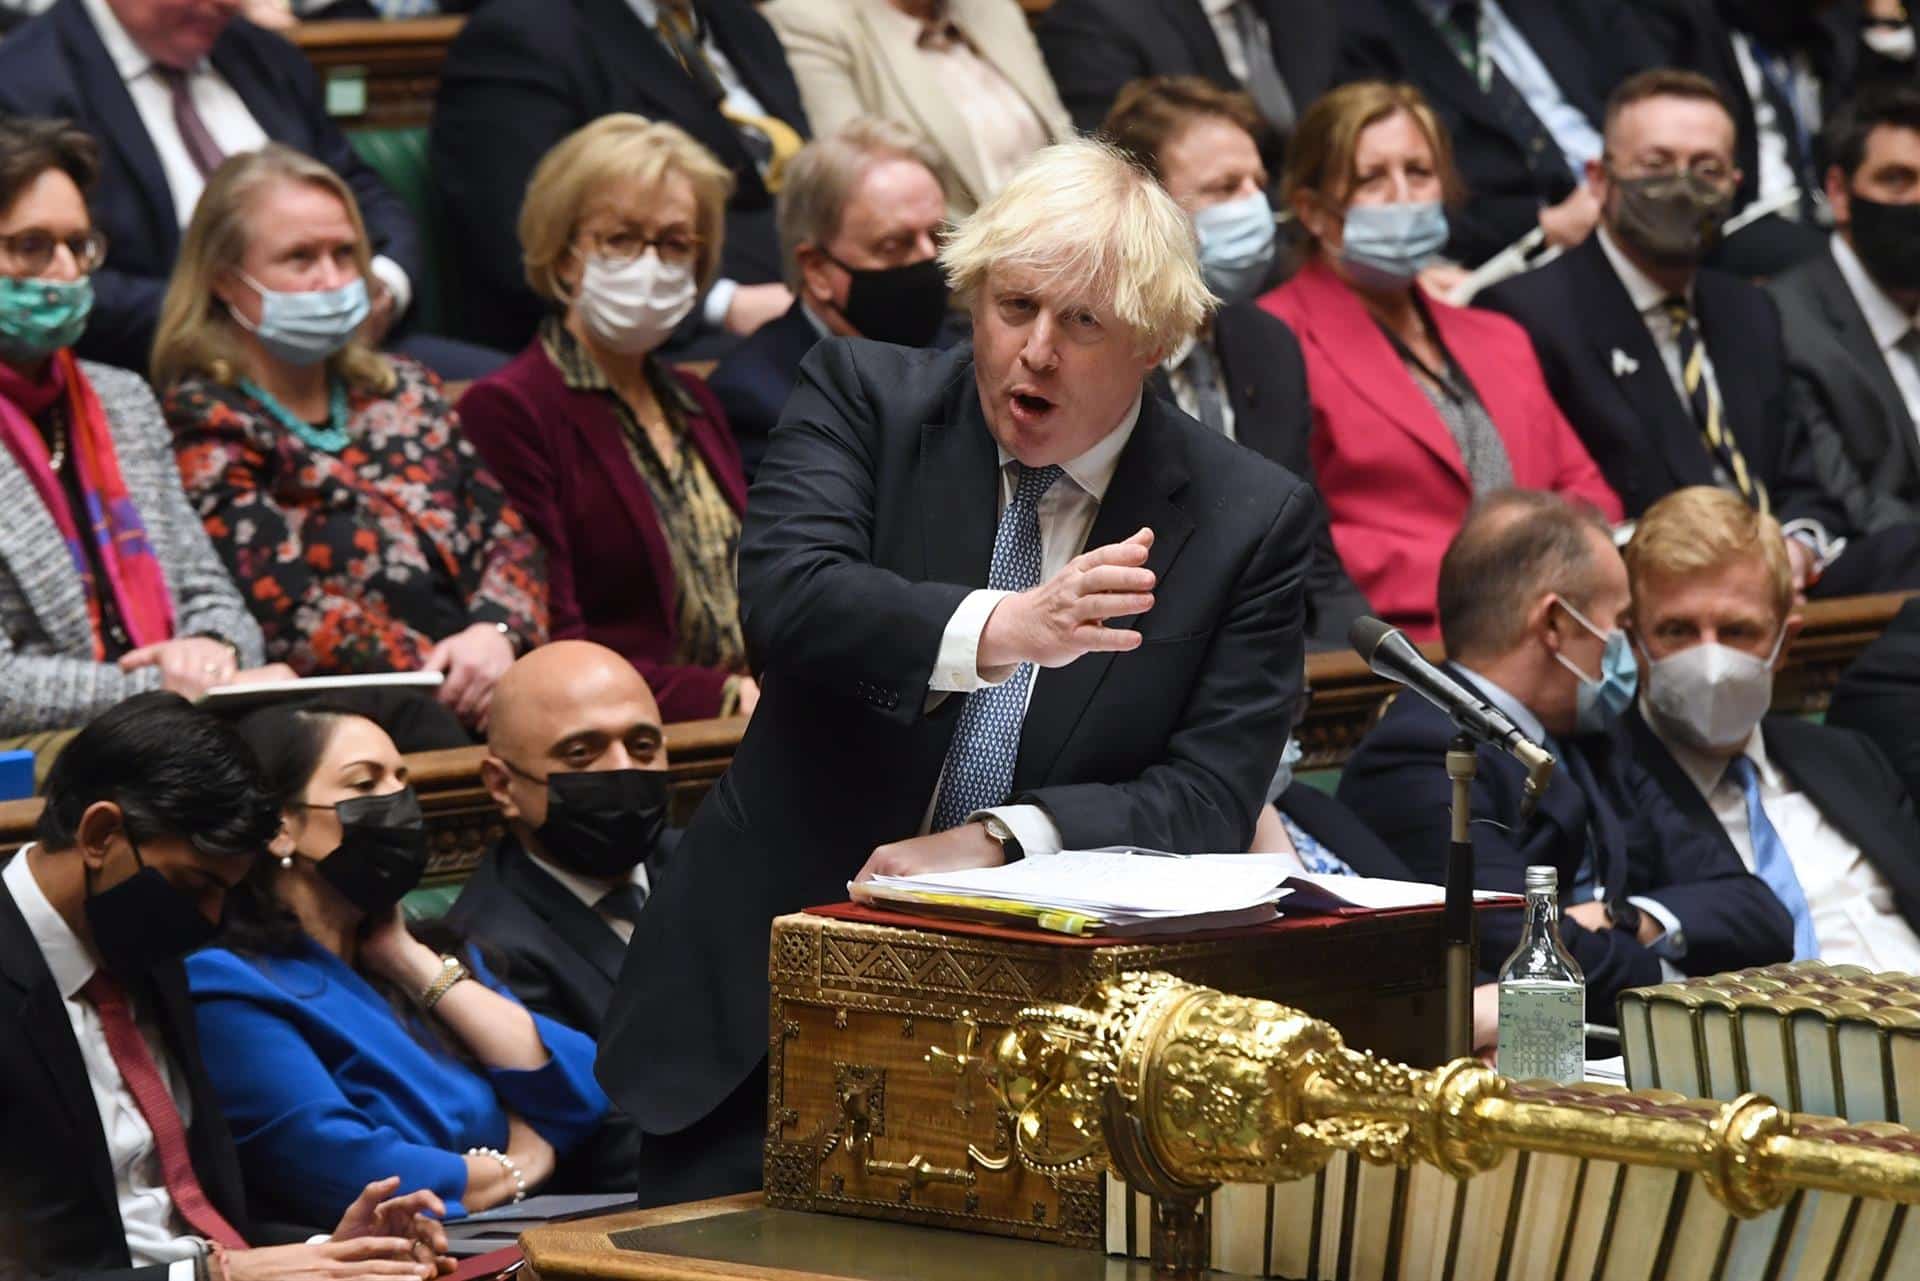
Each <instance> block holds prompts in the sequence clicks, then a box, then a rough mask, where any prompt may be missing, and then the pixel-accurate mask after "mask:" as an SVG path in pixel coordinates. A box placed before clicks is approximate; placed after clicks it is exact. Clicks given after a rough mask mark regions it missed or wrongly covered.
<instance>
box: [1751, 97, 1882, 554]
mask: <svg viewBox="0 0 1920 1281" xmlns="http://www.w3.org/2000/svg"><path fill="white" fill-rule="evenodd" d="M1825 150H1826V153H1827V155H1828V156H1830V157H1831V158H1832V163H1831V164H1830V165H1829V166H1828V168H1827V204H1828V207H1829V208H1831V209H1832V210H1833V224H1834V231H1833V235H1832V237H1831V238H1830V239H1829V240H1827V241H1826V242H1825V243H1824V244H1823V245H1822V246H1821V251H1820V252H1819V253H1816V254H1815V255H1814V256H1813V257H1812V258H1810V259H1808V260H1807V261H1806V262H1804V263H1802V264H1801V265H1800V266H1798V267H1796V268H1794V269H1793V270H1792V271H1790V272H1788V273H1787V274H1786V275H1784V276H1781V277H1780V278H1779V279H1777V280H1775V281H1774V282H1773V283H1772V284H1771V285H1770V286H1768V288H1769V290H1770V291H1771V292H1772V294H1773V298H1774V301H1775V302H1777V303H1779V305H1780V320H1781V324H1782V326H1783V327H1784V330H1785V333H1786V340H1787V359H1788V360H1789V361H1790V362H1791V363H1792V393H1793V395H1794V396H1795V398H1796V399H1799V400H1804V401H1806V402H1809V403H1808V404H1807V405H1806V408H1805V409H1804V411H1803V412H1805V413H1806V415H1807V423H1808V447H1809V448H1810V449H1811V450H1812V451H1813V455H1814V459H1815V461H1816V463H1817V465H1818V466H1819V467H1820V468H1821V470H1822V472H1823V473H1824V474H1825V475H1826V476H1827V478H1828V479H1827V487H1828V488H1829V489H1831V490H1832V491H1833V492H1834V494H1835V496H1836V497H1838V498H1839V500H1840V502H1841V503H1842V504H1843V505H1844V506H1845V508H1846V511H1847V517H1848V520H1849V522H1850V523H1851V524H1852V525H1853V526H1854V527H1855V528H1857V529H1863V530H1879V529H1885V528H1887V527H1888V526H1891V525H1902V524H1913V523H1914V522H1916V521H1920V435H1916V433H1917V432H1920V328H1916V325H1917V324H1920V86H1916V85H1910V84H1909V85H1879V86H1875V87H1872V88H1868V89H1865V90H1862V91H1861V93H1860V95H1859V96H1858V97H1857V98H1855V99H1854V100H1853V101H1852V102H1850V103H1848V104H1847V105H1846V106H1844V107H1842V108H1841V109H1840V111H1839V112H1838V113H1837V114H1835V115H1834V117H1833V118H1832V119H1831V120H1830V121H1829V122H1828V125H1827V134H1826V147H1825Z"/></svg>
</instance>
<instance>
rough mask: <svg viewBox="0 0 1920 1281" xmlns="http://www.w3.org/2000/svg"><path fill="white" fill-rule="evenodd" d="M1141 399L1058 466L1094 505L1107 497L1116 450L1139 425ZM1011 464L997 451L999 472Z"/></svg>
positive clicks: (1010, 458)
mask: <svg viewBox="0 0 1920 1281" xmlns="http://www.w3.org/2000/svg"><path fill="white" fill-rule="evenodd" d="M1141 399H1142V397H1141V396H1135V397H1134V398H1133V405H1132V407H1131V408H1129V409H1128V410H1127V412H1126V413H1125V414H1124V415H1122V416H1121V418H1120V425H1119V426H1117V427H1115V428H1114V429H1113V430H1112V431H1110V432H1108V433H1107V434H1106V435H1104V436H1102V437H1101V438H1100V439H1099V440H1097V441H1095V442H1094V443H1093V445H1092V447H1091V448H1089V449H1088V450H1087V451H1086V452H1085V453H1083V454H1080V455H1079V456H1077V457H1074V458H1069V459H1067V461H1066V462H1064V463H1061V464H1060V470H1061V471H1064V472H1065V473H1067V475H1068V477H1069V478H1071V479H1072V481H1073V483H1074V484H1076V485H1078V486H1080V488H1081V489H1084V490H1085V491H1086V492H1087V493H1088V494H1090V495H1092V497H1093V501H1095V502H1096V503H1097V502H1099V501H1100V500H1101V499H1103V498H1105V497H1106V496H1107V486H1108V485H1110V484H1112V483H1113V473H1114V471H1115V469H1117V468H1118V467H1119V466H1120V451H1121V450H1123V449H1125V448H1126V447H1127V442H1128V441H1129V440H1132V439H1133V429H1134V428H1135V427H1136V426H1138V425H1139V423H1140V403H1141ZM1013 461H1014V457H1013V455H1012V454H1009V453H1008V452H1007V451H1006V450H1005V449H1004V448H1003V449H1001V450H1000V466H1001V468H1002V469H1004V468H1005V467H1006V465H1007V464H1008V463H1010V462H1013Z"/></svg>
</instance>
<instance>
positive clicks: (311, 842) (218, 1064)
mask: <svg viewBox="0 0 1920 1281" xmlns="http://www.w3.org/2000/svg"><path fill="white" fill-rule="evenodd" d="M241 732H242V734H243V735H244V736H245V737H246V738H247V739H248V740H249V742H250V743H251V744H252V745H253V747H254V749H255V751H256V752H257V753H258V755H259V757H260V761H261V766H262V770H263V773H264V774H265V776H266V779H267V783H268V786H269V788H271V789H272V791H273V792H274V794H275V796H276V797H277V798H278V799H279V801H280V802H281V805H282V808H283V811H284V816H285V821H284V824H283V826H282V828H281V830H280V834H279V835H278V836H277V837H276V838H275V840H274V843H273V845H272V846H271V854H272V857H270V858H263V859H261V860H260V862H259V864H258V865H256V867H255V869H254V871H253V872H252V873H250V874H249V875H248V877H247V879H246V880H245V881H244V882H243V883H242V884H241V885H240V886H239V887H237V888H236V889H235V890H234V892H233V893H232V894H231V895H229V897H228V901H227V927H226V932H225V934H224V935H223V936H222V939H221V943H222V946H219V947H215V948H210V949H208V950H207V951H204V952H201V953H199V954H197V955H195V956H193V957H192V958H190V960H189V961H188V963H187V974H188V979H189V981H190V983H191V986H192V990H193V997H194V1003H195V1008H196V1011H197V1014H198V1019H199V1026H200V1036H201V1039H202V1043H203V1044H205V1045H206V1046H207V1051H208V1052H207V1068H208V1073H209V1075H210V1076H211V1077H212V1078H213V1084H214V1088H215V1089H216V1091H217V1092H218V1093H219V1096H220V1100H221V1104H222V1107H223V1108H224V1110H225V1112H226V1115H227V1120H228V1122H229V1123H230V1125H231V1126H232V1128H233V1132H234V1137H235V1138H236V1140H237V1141H238V1143H239V1148H240V1159H241V1163H242V1166H243V1168H244V1171H245V1174H246V1176H247V1184H248V1187H249V1189H251V1190H253V1193H254V1195H258V1196H259V1197H261V1198H262V1199H263V1200H265V1201H267V1202H268V1205H267V1207H266V1208H267V1209H268V1211H269V1214H270V1217H272V1216H278V1217H281V1218H285V1219H288V1220H290V1221H292V1222H296V1223H331V1222H333V1221H334V1219H336V1218H337V1217H339V1213H340V1211H341V1209H342V1208H344V1207H345V1206H346V1205H347V1203H348V1202H350V1201H351V1200H352V1199H353V1197H354V1195H355V1194H356V1193H357V1192H358V1191H359V1190H360V1189H361V1188H362V1187H364V1186H365V1185H366V1184H367V1182H368V1181H369V1179H370V1178H371V1177H374V1176H371V1175H368V1174H367V1173H366V1172H367V1171H378V1172H379V1174H380V1175H387V1174H396V1173H397V1174H398V1175H399V1176H400V1179H401V1185H400V1189H399V1191H400V1192H402V1193H404V1192H410V1191H413V1190H414V1189H416V1188H431V1189H432V1190H433V1191H434V1192H436V1193H438V1194H439V1195H440V1197H441V1199H442V1200H444V1201H445V1202H446V1205H447V1213H448V1215H449V1217H457V1216H460V1215H463V1214H469V1213H475V1212H478V1211H480V1210H484V1209H487V1208H489V1207H491V1206H495V1205H499V1204H502V1203H504V1202H507V1201H512V1200H516V1199H518V1198H519V1197H520V1196H523V1195H525V1194H527V1193H529V1192H532V1191H533V1190H534V1189H535V1188H537V1187H538V1186H539V1185H540V1184H541V1183H542V1182H544V1181H545V1180H546V1179H547V1178H548V1176H549V1175H551V1174H552V1172H553V1168H554V1163H555V1161H556V1159H557V1158H558V1157H559V1156H563V1155H565V1154H566V1153H567V1152H568V1151H570V1150H571V1149H573V1148H574V1147H575V1146H577V1145H578V1144H580V1143H582V1142H584V1141H585V1140H586V1139H587V1138H588V1137H589V1136H591V1135H592V1134H593V1132H594V1131H595V1130H596V1128H597V1127H598V1126H599V1124H600V1120H601V1117H602V1116H603V1115H604V1114H605V1112H606V1109H607V1099H606V1095H605V1094H603V1093H602V1092H601V1090H600V1087H599V1086H598V1085H597V1084H595V1082H594V1079H593V1053H594V1047H593V1042H592V1041H591V1040H590V1039H589V1038H587V1037H586V1036H584V1035H582V1034H581V1033H579V1032H576V1031H574V1030H573V1029H571V1028H567V1027H563V1026H561V1025H560V1024H558V1023H555V1022H553V1021H551V1020H549V1019H546V1018H544V1017H541V1016H540V1015H536V1014H529V1013H528V1012H527V1010H526V1009H525V1007H523V1006H522V1005H521V1004H520V1003H519V1002H518V1001H516V1000H515V999H514V998H513V996H512V994H511V993H510V992H508V990H507V988H506V987H505V985H503V984H502V983H500V981H499V980H498V979H496V978H495V977H494V976H493V974H492V973H490V972H489V971H488V969H487V967H486V966H485V964H484V963H482V961H481V960H480V957H479V956H478V954H477V953H475V952H474V951H473V950H472V949H470V948H468V947H465V946H464V945H462V944H461V943H459V942H458V940H455V939H453V938H452V937H451V936H446V937H440V938H435V939H434V940H433V941H434V943H435V944H437V945H438V946H429V945H428V943H427V942H426V941H424V939H423V938H420V937H416V936H415V935H414V934H413V933H412V932H410V931H409V929H408V927H407V925H406V923H405V921H404V920H403V918H402V916H401V909H400V906H399V904H400V898H401V896H402V895H404V894H405V893H406V892H407V891H408V890H410V889H412V888H413V886H414V885H415V884H417V883H418V881H419V879H420V873H421V871H422V869H423V868H424V866H425V862H426V839H425V830H424V827H423V824H422V820H421V814H420V803H419V800H418V799H417V798H416V797H415V796H414V793H413V789H412V788H411V787H409V786H408V785H407V767H406V764H405V761H404V760H403V758H402V757H401V756H400V753H399V752H398V751H397V750H395V748H394V745H393V740H392V739H390V738H388V737H387V735H386V733H385V732H384V731H383V730H381V728H380V727H379V726H378V725H376V724H374V723H373V722H372V721H370V720H367V719H365V718H363V717H361V716H357V715H354V714H351V713H348V712H344V711H334V710H326V709H323V708H318V707H314V706H308V707H305V708H301V707H294V708H273V709H269V710H267V711H264V712H258V713H255V714H254V715H253V716H251V717H249V718H248V719H247V720H246V721H245V722H243V724H242V726H241ZM431 933H432V931H431V930H424V931H423V934H429V935H430V934H431Z"/></svg>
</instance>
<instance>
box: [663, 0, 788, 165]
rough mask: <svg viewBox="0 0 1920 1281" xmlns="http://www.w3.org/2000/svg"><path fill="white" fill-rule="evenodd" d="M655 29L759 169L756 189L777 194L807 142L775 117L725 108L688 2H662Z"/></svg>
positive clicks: (723, 93)
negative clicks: (730, 127)
mask: <svg viewBox="0 0 1920 1281" xmlns="http://www.w3.org/2000/svg"><path fill="white" fill-rule="evenodd" d="M659 31H660V39H661V41H662V42H663V43H664V44H665V45H666V46H667V52H669V53H671V54H672V55H673V56H674V60H675V61H677V62H678V63H679V64H680V67H681V69H682V70H684V71H685V72H686V73H687V75H688V76H689V77H690V78H691V79H692V80H693V82H694V84H695V85H696V86H698V87H699V89H700V92H701V93H702V94H703V95H705V97H706V99H707V101H708V102H710V103H712V104H713V107H714V109H715V110H717V111H718V112H719V113H720V114H721V115H722V116H725V117H726V119H727V123H728V124H731V125H732V126H733V128H734V131H735V132H736V133H738V134H739V135H740V145H741V146H743V147H745V148H746V149H747V153H748V154H749V155H751V156H752V157H753V164H754V168H756V169H757V170H759V173H760V185H761V186H763V187H765V188H766V189H767V191H768V192H770V193H772V194H774V195H778V194H779V192H780V188H781V187H782V186H783V185H784V184H785V182H786V170H787V163H788V162H789V161H790V160H792V159H793V158H794V157H795V156H796V155H798V154H800V148H801V147H803V146H805V145H806V139H804V138H802V137H801V136H800V135H799V133H798V132H796V131H795V130H794V128H793V126H791V125H789V124H788V123H787V122H786V121H784V120H782V119H780V118H779V117H778V116H773V115H755V114H753V113H751V112H746V111H740V110H737V109H736V108H734V107H733V106H731V105H729V104H728V102H727V87H726V84H725V82H723V81H722V80H721V79H720V73H719V72H718V71H716V70H715V69H714V66H713V61H712V59H710V58H708V57H707V51H706V47H705V38H706V27H705V25H704V24H703V23H702V21H701V18H700V15H699V14H697V13H695V12H694V10H693V5H692V0H666V3H664V4H662V5H661V6H660V19H659Z"/></svg>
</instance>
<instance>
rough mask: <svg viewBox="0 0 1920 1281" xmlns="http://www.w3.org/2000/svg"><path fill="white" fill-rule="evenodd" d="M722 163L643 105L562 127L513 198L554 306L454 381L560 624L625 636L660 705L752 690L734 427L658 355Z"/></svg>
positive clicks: (690, 704)
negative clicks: (529, 532) (526, 336)
mask: <svg viewBox="0 0 1920 1281" xmlns="http://www.w3.org/2000/svg"><path fill="white" fill-rule="evenodd" d="M732 182H733V180H732V176H731V175H730V174H729V173H728V171H727V170H726V168H725V167H724V166H722V165H721V164H720V162H719V161H717V160H715V159H714V158H713V156H712V155H711V154H710V153H709V152H708V151H707V150H706V149H705V148H703V147H702V146H700V144H699V143H697V142H695V141H694V140H693V139H692V138H691V137H689V136H688V135H687V134H686V133H684V132H682V131H681V130H679V129H677V128H675V127H674V126H673V125H670V124H658V123H652V122H649V121H647V120H644V119H642V118H641V117H639V116H634V115H609V116H603V117H601V118H600V119H599V120H596V121H595V122H594V123H592V124H590V125H587V126H586V127H584V128H582V129H580V130H579V131H577V132H575V133H573V134H572V135H570V136H568V137H567V138H565V139H564V140H562V141H561V142H560V144H559V145H558V146H556V147H555V148H554V149H553V150H552V151H550V152H548V153H547V155H546V157H545V159H543V160H542V161H541V162H540V166H539V168H538V169H536V170H535V171H534V175H533V179H532V181H531V182H529V183H528V184H527V195H526V201H525V203H524V204H523V205H522V206H521V210H520V244H521V248H522V253H523V256H524V258H525V260H526V271H527V280H528V282H529V283H530V284H531V285H532V286H533V288H534V290H535V292H537V293H539V294H540V295H541V296H542V297H544V298H546V299H548V300H549V302H551V303H552V305H553V313H552V314H551V315H550V316H548V317H547V319H546V320H545V321H544V322H543V323H542V324H541V326H540V332H539V334H538V335H537V336H536V337H535V338H534V340H533V342H532V343H531V344H529V345H528V347H527V349H526V350H525V351H523V352H522V353H521V354H520V355H519V356H518V357H516V358H515V359H514V361H513V362H512V363H511V364H509V365H508V366H507V367H506V368H505V369H503V370H501V371H500V372H499V373H497V374H494V375H492V376H490V377H487V378H483V379H481V380H480V381H479V382H477V383H475V384H474V385H473V387H472V388H471V389H469V390H468V392H467V394H466V395H465V396H464V397H463V398H462V399H461V401H460V414H461V418H462V420H463V421H464V422H465V424H466V427H467V432H468V434H469V435H470V436H472V438H473V442H474V444H475V445H477V446H478V447H479V449H480V452H481V453H482V454H483V455H484V456H485V457H486V459H487V461H488V462H489V463H491V464H492V466H493V469H494V471H495V472H496V473H497V474H498V475H499V476H500V478H501V480H502V482H503V483H505V485H506V486H507V492H508V493H509V494H510V495H511V496H512V498H513V501H514V504H515V506H517V507H518V508H519V509H520V510H521V512H523V513H524V514H525V515H526V518H527V523H528V524H529V525H531V526H532V527H533V530H534V532H535V533H537V534H538V535H539V537H540V541H541V542H542V543H543V544H545V546H546V548H547V555H548V564H549V566H550V573H551V581H552V586H553V635H554V637H555V639H585V640H591V641H597V642H599V643H600V644H602V645H605V646H607V647H608V648H609V649H613V650H615V651H617V652H619V653H621V654H623V655H625V656H626V657H627V659H628V660H629V661H630V662H632V663H633V665H634V666H635V667H636V668H638V669H639V670H640V673H641V674H642V675H643V676H645V677H646V678H647V681H648V683H649V684H650V685H652V687H653V692H654V694H655V696H656V697H657V698H658V699H659V701H660V710H661V713H662V714H663V715H664V716H665V717H666V718H667V719H668V720H670V721H678V720H698V719H703V718H705V717H710V716H733V715H743V716H744V715H748V714H750V713H751V712H752V711H753V707H754V704H755V703H756V702H757V701H758V699H759V696H760V690H759V687H758V686H757V685H756V684H755V683H754V680H753V677H752V676H751V675H749V674H748V672H747V663H746V644H745V641H744V640H743V638H742V635H741V630H740V598H739V594H738V591H737V590H736V587H735V578H734V560H735V556H736V552H737V550H738V547H739V543H740V517H741V513H742V512H743V511H744V510H745V508H746V499H747V486H746V480H745V477H744V476H743V474H742V471H741V466H740V450H739V446H738V445H737V444H735V442H734V439H733V432H732V431H731V430H730V429H729V428H728V426H727V420H726V415H725V413H724V412H723V411H722V410H721V408H720V403H719V401H718V400H716V399H715V398H714V396H713V393H712V392H710V391H708V390H707V385H706V384H705V383H704V382H702V381H701V380H700V379H698V378H696V377H694V376H693V375H692V374H691V373H688V372H687V371H685V370H681V369H674V368H671V367H670V366H668V365H667V364H665V363H664V362H662V361H661V360H660V359H659V358H658V357H657V356H656V355H655V353H656V352H657V351H658V350H659V348H660V345H661V344H662V343H664V342H665V341H666V340H667V338H668V337H669V336H670V335H671V334H672V333H673V332H674V330H675V329H676V328H677V327H678V326H679V325H680V324H681V322H682V321H684V320H685V319H686V317H687V315H688V314H689V313H690V312H691V311H692V310H693V308H694V302H695V300H696V299H697V298H698V297H699V296H700V293H701V292H702V291H703V290H704V289H705V288H706V287H707V286H708V285H709V284H710V283H711V282H712V280H713V278H714V275H715V273H716V272H717V271H718V270H719V266H720V236H721V229H722V226H723V219H724V215H725V211H726V202H727V193H728V191H729V190H730V189H731V187H732ZM610 569H611V570H613V571H614V572H610Z"/></svg>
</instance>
